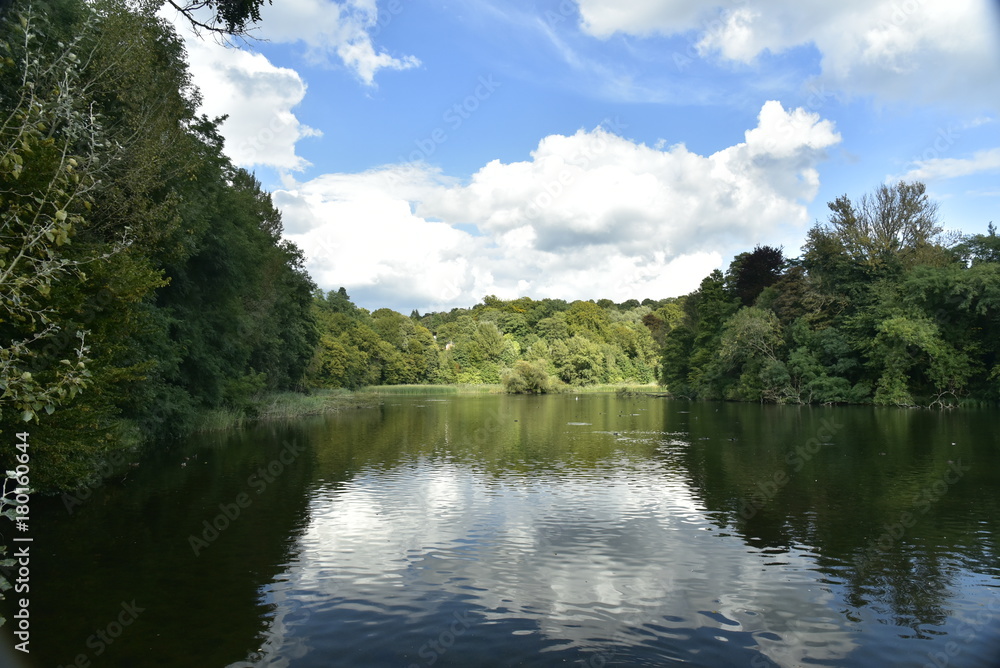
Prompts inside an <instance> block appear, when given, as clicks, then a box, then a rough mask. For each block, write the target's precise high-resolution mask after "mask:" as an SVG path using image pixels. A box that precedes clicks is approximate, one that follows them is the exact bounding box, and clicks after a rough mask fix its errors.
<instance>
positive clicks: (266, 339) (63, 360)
mask: <svg viewBox="0 0 1000 668" xmlns="http://www.w3.org/2000/svg"><path fill="white" fill-rule="evenodd" d="M198 103H199V98H198V93H197V91H196V90H195V89H194V88H193V86H192V84H191V80H190V75H189V73H188V70H187V65H186V63H185V52H184V49H183V46H182V43H181V41H180V39H179V38H178V36H177V35H176V34H175V33H174V31H173V30H172V29H171V28H170V27H169V26H168V25H166V24H165V23H164V22H163V21H161V20H158V19H156V18H155V16H154V15H153V14H152V12H140V11H134V10H132V9H130V8H129V7H127V6H125V5H123V4H121V3H118V2H114V1H105V0H97V1H94V2H82V1H80V0H36V1H35V2H32V3H27V2H15V3H14V4H13V6H11V7H8V8H7V9H6V10H5V12H4V14H3V16H2V17H0V439H3V442H4V443H8V444H10V443H13V439H14V434H15V433H18V432H28V433H29V434H30V444H31V445H30V447H31V451H32V453H33V454H32V459H33V461H35V462H36V463H37V464H38V466H37V467H36V469H35V472H36V473H37V476H33V477H32V484H33V485H36V486H37V487H39V488H46V487H62V486H71V485H75V484H79V482H80V481H81V480H84V479H86V478H87V476H88V475H90V474H91V473H92V472H93V471H94V470H95V469H96V468H97V467H98V466H99V465H100V464H101V463H102V462H104V461H105V460H107V459H108V458H109V457H111V456H112V455H113V454H114V453H115V452H116V451H118V450H119V449H121V448H122V447H124V446H125V445H126V444H129V443H135V442H138V441H152V440H157V439H161V438H163V437H170V436H177V435H181V434H184V433H187V432H188V431H189V430H190V427H191V424H192V421H193V420H194V419H195V417H196V415H197V414H198V413H199V411H203V410H205V409H207V408H212V407H218V406H223V405H229V406H249V405H251V400H252V398H253V397H254V395H256V394H258V393H260V392H263V391H274V390H282V389H292V388H296V387H299V383H300V379H301V378H302V375H303V372H304V370H305V368H306V366H307V365H308V363H309V361H310V360H311V359H312V355H313V350H314V348H315V345H316V343H317V341H318V338H319V332H318V330H317V328H316V324H315V320H314V317H313V311H312V293H313V291H314V289H315V286H314V285H313V283H312V281H311V279H310V278H309V276H308V275H307V274H306V272H305V270H304V269H303V257H302V254H301V252H300V251H299V249H298V248H296V247H295V246H294V245H292V244H290V243H289V242H287V241H284V240H282V223H281V216H280V214H279V213H278V211H277V210H276V209H275V207H274V206H273V204H272V202H271V197H270V195H269V194H268V193H267V192H265V191H264V190H262V188H261V185H260V183H259V182H258V181H257V180H256V179H255V177H254V176H253V175H252V174H250V173H248V172H246V171H245V170H243V169H240V168H237V167H235V166H234V165H233V164H232V163H231V162H230V161H229V160H228V159H227V158H226V157H225V155H224V154H223V152H222V146H223V142H222V139H221V137H220V135H219V132H218V125H219V122H220V121H221V120H222V119H209V118H206V117H204V116H201V115H199V114H198V113H197V108H198ZM3 453H4V455H5V457H4V459H5V461H4V462H3V463H4V464H6V465H7V468H13V467H12V466H11V465H10V461H9V447H7V446H5V447H4V448H3ZM43 463H45V465H44V466H43Z"/></svg>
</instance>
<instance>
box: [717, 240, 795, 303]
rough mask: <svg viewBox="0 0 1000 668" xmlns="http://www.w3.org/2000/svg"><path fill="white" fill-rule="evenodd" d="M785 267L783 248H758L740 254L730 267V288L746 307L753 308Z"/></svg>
mask: <svg viewBox="0 0 1000 668" xmlns="http://www.w3.org/2000/svg"><path fill="white" fill-rule="evenodd" d="M784 266H785V256H784V255H782V253H781V248H773V247H771V246H756V247H755V248H754V249H753V251H752V252H750V253H740V254H739V255H737V256H736V258H735V259H733V262H732V264H730V265H729V277H728V278H729V281H730V287H731V289H732V290H733V292H735V293H736V296H737V297H739V298H740V301H741V302H742V303H743V305H744V306H752V305H753V303H754V300H756V299H757V296H758V295H759V294H760V293H761V292H763V290H764V288H766V287H769V286H771V285H774V283H775V281H777V280H778V278H779V277H780V276H781V270H782V269H783V268H784Z"/></svg>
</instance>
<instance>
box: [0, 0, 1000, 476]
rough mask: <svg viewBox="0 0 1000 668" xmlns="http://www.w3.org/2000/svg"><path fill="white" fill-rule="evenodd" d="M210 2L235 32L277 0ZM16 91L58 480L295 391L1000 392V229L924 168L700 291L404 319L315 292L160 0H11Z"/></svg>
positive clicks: (2, 349)
mask: <svg viewBox="0 0 1000 668" xmlns="http://www.w3.org/2000/svg"><path fill="white" fill-rule="evenodd" d="M209 4H210V5H211V6H212V7H216V8H217V9H218V11H219V14H218V16H217V17H216V21H215V23H213V24H212V25H213V26H215V27H216V28H217V29H219V30H220V31H222V32H227V31H228V32H231V33H232V32H235V33H239V32H240V31H241V30H243V29H245V28H246V26H247V25H249V23H252V21H254V20H256V14H255V12H256V10H257V8H258V7H259V5H260V2H256V3H243V4H241V5H239V7H242V8H243V9H241V10H240V12H242V13H239V12H238V13H237V14H233V15H232V16H230V15H229V14H227V12H230V10H233V11H236V10H235V9H233V7H236V5H232V6H231V5H230V4H225V3H224V4H220V5H216V4H213V3H209ZM237 9H239V8H238V7H237ZM0 101H2V102H0V106H2V109H0V111H2V114H0V119H2V121H0V122H2V125H0V216H2V218H0V439H2V440H3V442H4V443H10V444H13V443H14V435H15V434H17V433H21V432H25V431H28V432H30V439H31V448H32V461H33V462H34V463H35V466H34V468H33V473H34V477H33V479H32V483H33V485H37V487H38V488H41V489H53V488H66V487H72V486H75V485H78V484H80V482H81V481H84V480H86V479H88V477H90V476H93V475H94V472H95V471H97V470H99V469H100V468H101V466H102V464H104V463H105V462H107V461H108V460H109V459H112V458H113V456H114V455H115V453H118V452H121V451H124V450H127V449H131V448H134V447H135V446H136V445H137V444H139V443H152V442H160V441H162V440H163V439H166V438H170V437H177V436H181V435H184V434H187V433H189V432H190V431H191V430H192V428H193V425H194V424H195V421H196V419H197V417H198V415H199V414H201V413H203V412H205V411H207V410H211V409H216V408H220V407H226V408H228V409H230V410H235V411H245V412H247V413H251V414H252V413H253V411H254V406H255V404H257V403H259V402H260V401H261V398H262V397H265V396H267V395H268V394H269V393H274V392H279V391H297V392H313V391H316V390H319V389H322V388H351V389H355V388H360V387H365V386H370V385H380V384H411V383H412V384H441V383H468V384H502V385H503V387H504V388H505V389H506V390H508V391H510V392H524V393H533V392H547V391H555V390H559V389H563V388H568V387H573V386H586V385H594V384H619V383H653V382H658V383H660V384H661V385H663V386H665V387H666V390H667V391H669V392H670V393H671V394H672V395H673V396H678V397H688V398H705V399H730V400H744V401H767V402H782V403H789V402H790V403H834V402H836V403H840V402H867V403H876V404H882V405H898V406H912V405H924V406H931V405H933V406H947V405H955V404H957V403H959V402H960V401H963V400H964V401H969V400H973V401H984V402H995V401H997V400H998V399H1000V358H998V354H1000V342H998V341H1000V339H998V338H997V337H996V335H995V332H996V331H1000V237H997V235H996V232H995V229H994V228H993V227H992V225H991V226H990V228H989V232H988V233H987V234H983V235H973V236H961V235H954V234H951V235H949V234H946V233H945V232H944V231H943V229H942V225H941V223H940V221H939V220H938V215H937V210H936V207H935V205H934V204H933V202H931V201H930V200H929V198H928V196H927V193H926V191H925V188H924V186H923V185H922V184H919V183H897V184H892V185H883V186H880V187H878V188H876V189H875V191H873V193H871V194H869V195H864V196H862V197H861V198H860V199H858V200H857V201H851V200H850V199H849V198H848V197H847V196H843V197H841V198H838V199H837V200H836V201H834V202H832V203H830V209H831V214H830V217H829V220H828V221H826V222H822V223H817V224H816V225H815V226H814V227H813V228H812V229H811V230H810V232H809V234H808V238H807V241H806V244H805V246H804V248H803V249H802V253H801V255H800V256H799V257H797V258H789V257H786V256H785V255H784V253H783V249H778V248H772V247H769V246H758V247H756V248H755V249H753V250H752V251H748V252H746V253H742V254H740V255H738V256H737V257H736V258H735V259H734V260H733V262H732V263H731V264H730V266H729V268H728V270H727V271H726V272H724V273H723V272H722V271H715V272H713V273H712V274H711V275H709V276H708V277H706V278H705V279H704V280H703V281H702V283H701V286H700V287H699V289H698V290H696V291H695V292H693V293H691V294H689V295H687V296H683V297H677V298H669V299H662V300H659V301H654V300H651V299H646V300H643V301H642V302H639V301H638V300H629V301H626V302H624V303H615V302H612V301H611V300H607V299H601V300H597V301H574V302H567V301H564V300H559V299H541V300H536V299H531V298H528V297H522V298H519V299H513V300H502V299H498V298H496V297H493V296H487V297H485V298H484V299H483V301H482V303H480V304H477V305H475V306H473V307H471V308H457V309H452V310H451V311H449V312H446V313H445V312H441V313H426V314H423V315H421V314H420V313H418V312H416V311H414V312H413V313H411V314H410V315H409V316H405V315H403V314H400V313H397V312H395V311H392V310H389V309H378V310H375V311H373V312H370V311H368V310H366V309H364V308H361V307H358V306H356V305H355V304H354V303H352V302H351V300H350V297H349V295H348V293H347V290H346V289H345V288H341V289H340V290H336V291H330V292H324V291H322V290H319V289H317V288H316V286H315V285H314V284H313V282H312V281H311V279H310V277H309V276H308V275H307V273H306V272H305V270H304V268H303V256H302V253H301V252H300V251H299V249H298V248H296V247H295V246H294V245H293V244H291V243H289V242H288V241H285V240H283V238H282V222H281V216H280V214H279V212H278V211H277V210H276V209H275V207H274V205H273V204H272V201H271V197H270V195H269V194H268V193H267V192H265V191H264V190H263V189H262V188H261V184H260V183H259V182H258V181H257V180H256V178H255V176H254V175H253V174H251V173H248V172H247V171H245V170H243V169H240V168H238V167H236V166H234V165H233V164H232V163H231V162H230V161H229V159H228V158H226V156H225V155H224V153H223V141H222V138H221V136H220V134H219V130H218V128H219V123H220V122H221V120H222V119H210V118H206V117H204V116H201V115H199V114H198V111H197V109H198V105H199V97H198V91H197V90H196V89H194V87H193V86H192V84H191V80H190V77H189V74H188V71H187V66H186V63H185V53H184V49H183V46H182V44H181V41H180V40H179V38H178V37H177V35H176V34H175V33H174V31H173V29H172V28H171V27H170V26H168V25H167V24H166V23H165V22H163V21H161V20H158V19H156V18H155V17H154V16H153V15H152V13H151V12H150V11H138V10H136V9H134V8H130V7H128V6H125V5H122V4H120V3H117V2H109V1H104V0H102V1H96V2H86V3H85V2H82V1H81V0H46V1H44V2H35V3H34V4H28V3H15V4H14V5H13V6H8V7H7V9H6V10H4V14H3V16H2V20H0ZM2 452H3V461H2V462H0V463H2V464H4V465H5V466H6V467H7V468H8V469H9V468H12V461H13V460H12V456H11V453H10V451H9V448H8V447H5V448H4V449H3V450H2Z"/></svg>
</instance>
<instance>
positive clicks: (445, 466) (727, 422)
mask: <svg viewBox="0 0 1000 668" xmlns="http://www.w3.org/2000/svg"><path fill="white" fill-rule="evenodd" d="M997 427H998V416H997V413H996V412H995V411H987V410H967V411H953V412H936V411H926V410H903V409H877V408H872V407H815V406H814V407H792V406H769V405H764V406H761V405H754V404H733V403H708V402H697V403H690V402H683V401H671V400H666V399H663V398H656V397H642V396H640V397H620V396H615V395H609V394H583V395H575V396H574V395H556V396H542V397H520V396H498V395H466V396H462V395H442V394H434V395H431V394H428V395H416V396H413V395H407V396H398V397H396V396H391V395H390V396H387V397H386V398H385V403H384V405H383V406H382V407H380V408H374V409H361V410H355V411H350V412H345V413H341V414H336V415H331V416H326V417H323V418H316V419H311V420H308V421H303V422H301V423H298V424H293V425H285V424H282V425H275V424H268V425H262V426H259V427H255V428H251V429H245V430H241V431H233V432H229V433H225V434H218V435H199V436H198V437H197V438H194V439H191V440H190V441H189V442H187V443H185V444H184V445H183V446H180V447H177V448H174V449H171V450H170V451H163V452H160V453H158V454H157V455H155V456H153V457H151V458H150V459H148V460H146V461H144V462H143V463H142V464H141V465H140V466H139V467H136V468H131V469H130V470H129V473H128V475H127V476H126V477H125V478H124V480H119V481H114V482H111V483H109V484H108V485H106V486H104V487H101V488H99V489H96V490H92V491H91V492H90V493H89V494H82V495H79V496H78V497H76V498H69V497H63V498H49V499H41V498H35V499H32V516H33V517H32V521H33V524H32V532H33V533H32V537H33V543H32V546H31V554H32V561H31V567H32V568H31V593H30V595H31V599H30V610H31V613H32V617H31V623H32V635H31V654H30V656H29V657H28V658H29V659H30V661H28V662H26V663H25V664H24V665H25V666H31V667H33V666H43V667H45V668H50V667H52V666H70V665H79V666H88V665H89V666H177V667H184V668H190V667H202V666H205V667H212V666H218V667H220V668H222V667H224V666H229V667H231V668H243V667H248V666H282V667H283V666H290V667H294V668H307V667H308V668H313V667H315V668H320V667H322V668H329V667H331V666H398V667H400V668H414V667H429V666H436V667H441V666H463V667H470V666H472V667H475V666H551V665H568V666H570V665H578V666H593V667H600V666H604V665H609V666H663V665H672V664H673V663H675V662H676V663H681V662H683V663H685V664H688V665H691V666H748V667H753V668H759V667H762V666H775V665H777V666H807V665H810V666H811V665H817V666H852V667H854V666H880V667H881V666H888V665H897V666H924V665H927V666H936V667H938V668H943V667H944V666H961V667H983V668H987V667H989V668H994V667H995V666H997V665H1000V549H998V548H1000V544H998V543H1000V541H998V536H1000V530H998V529H1000V526H998V525H1000V435H998V433H1000V430H998V429H997ZM84 497H85V498H84ZM11 598H12V597H11V596H10V595H8V597H7V601H5V602H4V610H5V611H6V614H7V616H8V618H9V617H10V615H11V614H12V613H13V611H14V608H13V607H12V606H11V604H12V600H11ZM10 626H11V623H10V621H9V620H8V623H7V625H6V626H5V627H4V628H5V637H6V639H7V641H8V642H12V640H11V639H10V635H9V634H10Z"/></svg>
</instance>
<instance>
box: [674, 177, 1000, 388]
mask: <svg viewBox="0 0 1000 668" xmlns="http://www.w3.org/2000/svg"><path fill="white" fill-rule="evenodd" d="M829 208H830V217H829V219H828V220H827V221H826V222H824V223H817V224H816V225H814V226H813V228H812V229H811V230H810V231H809V234H808V237H807V240H806V243H805V246H804V247H803V249H802V255H801V256H800V257H798V258H785V257H784V256H783V254H782V251H781V249H775V248H771V247H767V246H758V247H757V248H755V249H754V250H753V251H752V252H748V253H743V254H741V255H739V256H737V257H736V258H735V259H734V261H733V262H732V264H731V265H730V266H729V269H728V271H726V272H725V273H723V272H721V271H715V272H713V273H712V274H710V275H709V276H707V277H706V278H705V279H704V280H703V281H702V282H701V285H700V287H699V288H698V289H697V290H696V291H695V292H693V293H691V294H690V295H687V296H686V297H684V298H683V300H682V301H683V310H684V317H683V319H682V320H681V321H680V323H679V324H678V325H677V326H676V327H674V328H673V329H671V331H670V332H669V334H668V335H667V337H666V341H665V346H664V349H663V354H662V357H661V367H660V379H661V381H662V382H663V383H664V384H665V385H667V387H669V388H670V391H671V392H672V393H673V394H675V395H677V396H687V397H691V398H704V399H735V400H744V401H767V402H778V403H874V404H878V405H893V406H914V405H924V406H954V405H957V404H959V403H960V402H962V401H969V400H971V401H982V402H996V401H997V400H998V399H1000V338H998V337H997V335H996V332H997V331H1000V330H998V327H1000V237H998V236H997V234H996V228H995V227H994V226H993V224H992V223H990V225H989V227H988V230H987V233H986V234H976V235H968V236H963V235H958V234H948V233H946V232H945V231H944V230H943V228H942V226H941V225H940V223H939V221H938V214H937V206H936V205H935V204H934V203H933V202H932V201H930V200H929V198H928V196H927V193H926V188H925V187H924V185H923V184H921V183H905V182H899V183H895V184H891V185H889V184H885V185H881V186H879V187H878V188H877V189H876V190H875V191H874V192H873V193H871V194H867V195H864V196H862V197H861V198H860V199H859V200H858V201H856V202H852V201H851V200H850V199H849V198H848V197H847V196H843V197H839V198H837V199H836V200H835V201H833V202H830V204H829Z"/></svg>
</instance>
